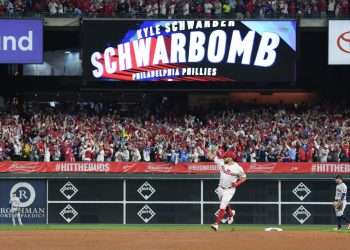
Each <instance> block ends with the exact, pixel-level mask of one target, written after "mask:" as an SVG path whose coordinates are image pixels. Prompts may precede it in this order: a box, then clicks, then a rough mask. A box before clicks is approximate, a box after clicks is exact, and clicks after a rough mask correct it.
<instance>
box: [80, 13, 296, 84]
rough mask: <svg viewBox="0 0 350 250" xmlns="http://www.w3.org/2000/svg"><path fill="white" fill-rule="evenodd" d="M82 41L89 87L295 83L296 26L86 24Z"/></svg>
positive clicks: (153, 22) (259, 23)
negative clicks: (100, 84)
mask: <svg viewBox="0 0 350 250" xmlns="http://www.w3.org/2000/svg"><path fill="white" fill-rule="evenodd" d="M82 41H83V60H84V76H85V80H86V81H87V82H95V81H106V80H108V81H145V82H147V81H191V82H198V81H201V82H208V81H216V82H218V81H221V82H232V81H240V82H252V81H253V82H291V81H294V80H295V61H296V21H295V20H274V21H253V20H247V21H237V20H147V21H146V20H92V19H85V20H84V21H83V39H82Z"/></svg>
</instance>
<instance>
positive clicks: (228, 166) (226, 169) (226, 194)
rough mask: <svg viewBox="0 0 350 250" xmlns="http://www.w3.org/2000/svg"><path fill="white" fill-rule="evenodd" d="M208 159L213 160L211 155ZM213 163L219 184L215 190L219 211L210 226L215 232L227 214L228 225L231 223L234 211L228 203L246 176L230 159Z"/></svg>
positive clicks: (216, 159)
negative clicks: (216, 168)
mask: <svg viewBox="0 0 350 250" xmlns="http://www.w3.org/2000/svg"><path fill="white" fill-rule="evenodd" d="M208 156H209V158H211V159H213V158H214V157H213V156H212V155H209V154H208ZM214 162H215V163H216V164H217V166H218V167H219V170H220V182H219V186H218V188H217V189H216V190H215V192H216V193H217V195H218V197H219V200H220V210H219V212H218V213H217V215H216V220H215V223H214V224H212V225H211V228H212V229H213V230H215V231H218V230H219V224H220V223H221V221H222V220H223V219H224V217H225V214H227V216H228V219H227V222H228V224H232V223H233V216H234V215H235V211H234V210H232V209H231V207H230V201H231V199H232V197H233V196H234V194H235V192H236V188H237V187H238V186H240V185H241V184H242V183H243V182H245V181H246V179H247V176H246V174H245V173H244V170H243V168H242V167H241V166H240V165H238V164H237V163H236V162H234V161H233V159H232V158H230V157H227V158H225V160H223V159H219V158H218V157H215V158H214Z"/></svg>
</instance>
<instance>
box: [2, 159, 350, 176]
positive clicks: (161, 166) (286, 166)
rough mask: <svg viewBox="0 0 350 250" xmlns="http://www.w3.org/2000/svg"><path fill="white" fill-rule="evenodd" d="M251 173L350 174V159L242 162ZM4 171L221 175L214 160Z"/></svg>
mask: <svg viewBox="0 0 350 250" xmlns="http://www.w3.org/2000/svg"><path fill="white" fill-rule="evenodd" d="M239 165H240V166H241V167H242V168H243V169H244V171H245V172H246V173H248V174H350V163H349V162H255V163H247V162H244V163H243V162H242V163H239ZM0 173H119V174H218V173H219V168H218V166H217V165H216V164H215V163H214V162H198V163H191V162H184V163H178V164H174V163H169V162H30V161H3V162H0Z"/></svg>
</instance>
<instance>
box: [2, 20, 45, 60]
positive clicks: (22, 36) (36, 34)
mask: <svg viewBox="0 0 350 250" xmlns="http://www.w3.org/2000/svg"><path fill="white" fill-rule="evenodd" d="M42 62H43V21H42V20H29V19H0V63H6V64H10V63H16V64H22V63H42Z"/></svg>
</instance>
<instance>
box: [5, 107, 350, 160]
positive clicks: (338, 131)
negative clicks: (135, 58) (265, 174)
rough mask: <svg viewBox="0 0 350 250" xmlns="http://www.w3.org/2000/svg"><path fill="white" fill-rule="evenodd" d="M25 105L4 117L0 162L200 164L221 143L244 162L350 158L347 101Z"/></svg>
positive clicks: (9, 110)
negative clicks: (184, 107)
mask: <svg viewBox="0 0 350 250" xmlns="http://www.w3.org/2000/svg"><path fill="white" fill-rule="evenodd" d="M23 107H24V108H23ZM23 107H22V108H21V111H20V112H19V109H18V105H17V106H16V105H15V106H13V105H12V106H8V108H7V111H4V112H3V113H2V114H1V115H0V160H30V161H59V160H63V161H146V162H148V161H167V162H175V163H176V162H198V161H206V160H207V158H206V155H207V152H208V151H211V150H214V149H219V150H218V151H219V154H221V155H223V154H229V155H230V156H232V157H234V158H235V159H236V160H237V161H240V162H265V161H271V162H276V161H279V162H293V161H299V162H308V161H317V162H348V161H349V159H350V149H349V142H350V120H349V117H350V116H349V115H350V109H349V108H347V107H344V106H341V105H336V106H332V105H327V104H323V105H313V106H311V107H306V106H305V107H304V106H297V105H295V106H294V105H293V106H261V105H260V106H247V105H240V106H237V107H235V108H233V109H232V110H224V109H220V108H213V107H211V108H210V112H209V113H208V112H207V111H206V110H201V111H196V112H189V111H188V112H185V113H186V114H185V115H184V114H183V112H182V113H177V112H170V110H171V109H169V108H168V107H167V108H166V109H163V110H162V109H161V108H159V107H157V108H155V110H156V111H151V110H147V108H143V109H141V108H135V110H128V111H127V112H125V111H122V110H120V109H117V108H116V107H113V106H111V105H103V104H102V103H86V104H82V103H80V104H76V105H72V104H66V105H63V106H56V107H50V108H42V107H41V108H35V107H34V106H31V105H28V104H26V105H23ZM214 110H215V111H214ZM141 112H142V113H141Z"/></svg>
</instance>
